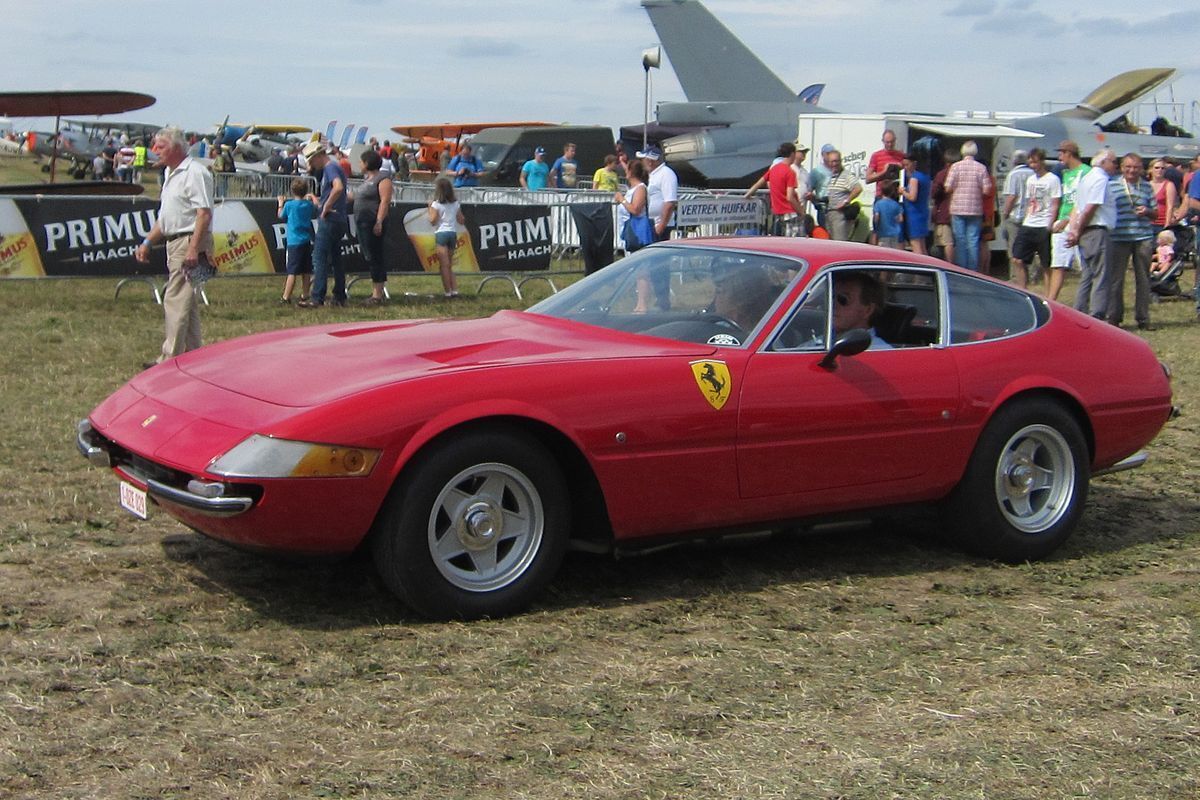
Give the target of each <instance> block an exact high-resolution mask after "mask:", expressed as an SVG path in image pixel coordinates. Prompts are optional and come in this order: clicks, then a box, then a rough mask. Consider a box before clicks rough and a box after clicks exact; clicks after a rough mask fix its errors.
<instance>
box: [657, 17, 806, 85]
mask: <svg viewBox="0 0 1200 800" xmlns="http://www.w3.org/2000/svg"><path fill="white" fill-rule="evenodd" d="M642 8H644V9H646V13H647V14H648V15H649V16H650V22H651V23H652V24H653V25H654V30H655V31H657V32H658V38H659V41H661V42H662V46H663V49H665V50H666V51H667V58H669V59H670V60H671V67H672V68H673V69H674V70H675V77H676V78H678V79H679V85H680V86H681V87H683V93H684V94H685V95H686V96H687V99H688V100H691V101H692V102H703V101H706V100H712V101H755V100H758V101H765V102H794V101H795V100H796V95H795V93H794V92H793V91H792V90H791V89H789V88H788V86H787V84H786V83H784V82H783V81H782V80H780V78H779V76H778V75H776V74H775V73H774V72H772V71H771V70H770V69H769V68H768V67H767V65H766V64H764V63H763V62H762V60H761V59H759V57H758V56H756V55H755V54H754V52H753V51H752V50H751V49H750V48H749V47H746V45H745V44H743V43H742V41H741V40H740V39H738V38H737V37H736V36H734V35H733V33H731V32H730V30H729V29H728V28H726V27H725V26H724V25H722V24H721V22H720V21H719V20H718V19H717V18H716V17H714V16H713V15H712V14H711V13H710V12H709V10H708V9H707V8H705V7H704V5H703V4H702V3H700V2H699V0H642Z"/></svg>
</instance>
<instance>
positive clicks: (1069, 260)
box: [1046, 139, 1091, 300]
mask: <svg viewBox="0 0 1200 800" xmlns="http://www.w3.org/2000/svg"><path fill="white" fill-rule="evenodd" d="M1058 160H1059V163H1061V164H1062V165H1063V170H1062V175H1061V176H1060V177H1061V180H1062V203H1060V204H1059V206H1058V219H1057V220H1055V222H1054V225H1053V226H1051V228H1050V270H1049V271H1048V272H1047V277H1046V297H1047V298H1049V299H1050V300H1057V299H1058V295H1059V292H1061V291H1062V285H1063V278H1064V277H1065V275H1066V272H1065V270H1068V269H1070V268H1071V266H1072V265H1078V264H1079V261H1080V256H1079V250H1078V249H1077V248H1075V247H1071V246H1069V245H1068V244H1067V223H1068V222H1069V221H1070V219H1071V214H1072V213H1073V212H1074V211H1075V192H1076V190H1077V189H1078V187H1079V179H1080V178H1082V177H1083V176H1084V175H1086V174H1087V173H1088V171H1089V170H1090V169H1091V167H1089V166H1088V165H1087V164H1085V163H1083V161H1082V160H1081V159H1080V158H1079V145H1077V144H1075V142H1073V141H1071V140H1070V139H1063V140H1062V141H1061V142H1059V143H1058Z"/></svg>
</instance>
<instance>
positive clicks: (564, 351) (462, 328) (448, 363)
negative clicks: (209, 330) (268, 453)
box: [135, 311, 715, 407]
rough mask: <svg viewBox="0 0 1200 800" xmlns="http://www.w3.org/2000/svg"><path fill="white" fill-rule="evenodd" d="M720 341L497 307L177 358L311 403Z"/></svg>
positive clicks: (220, 382) (329, 329)
mask: <svg viewBox="0 0 1200 800" xmlns="http://www.w3.org/2000/svg"><path fill="white" fill-rule="evenodd" d="M714 349H715V348H713V347H712V346H711V345H699V344H688V343H684V342H673V341H670V340H666V339H657V338H653V337H649V336H639V335H636V334H629V333H622V332H620V331H612V330H608V329H605V328H599V327H596V326H593V325H586V324H582V323H577V322H571V321H567V320H561V319H556V318H552V317H545V316H540V315H537V314H527V313H525V312H520V311H500V312H498V313H496V314H495V315H493V316H491V317H488V318H485V319H474V320H456V319H449V320H417V321H413V320H397V321H395V322H371V323H352V324H345V325H322V326H313V327H305V328H292V329H288V330H281V331H273V332H271V333H264V334H258V335H255V336H247V337H243V338H240V339H231V340H229V341H226V342H221V343H219V344H215V345H210V346H208V347H204V348H201V349H200V350H195V351H192V352H191V353H186V354H184V355H182V356H180V357H179V358H177V359H175V361H174V362H173V364H174V366H175V367H176V368H178V369H179V370H181V371H182V372H183V373H185V374H186V375H188V376H190V377H192V378H194V379H196V380H200V381H204V382H205V383H208V384H211V385H213V386H217V387H220V388H222V389H225V390H227V391H231V392H236V393H238V394H240V395H244V396H246V397H252V398H254V399H257V400H261V401H264V402H267V403H272V404H275V405H282V406H292V407H309V406H315V405H320V404H322V403H326V402H330V401H332V400H335V399H337V398H339V397H346V396H349V395H353V394H357V393H359V392H363V391H368V390H370V389H374V388H378V387H380V386H384V385H387V384H392V383H397V382H401V381H408V380H413V379H417V378H423V377H427V376H432V375H435V374H438V373H443V372H451V371H460V370H467V369H481V368H488V367H497V366H507V365H515V364H529V363H536V362H548V361H555V362H562V361H568V360H570V361H574V360H588V359H612V358H644V357H652V356H663V355H698V356H703V355H707V354H711V353H712V352H713V351H714ZM163 368H166V367H165V366H164V367H163ZM150 372H151V373H152V372H154V370H150ZM135 382H136V379H135Z"/></svg>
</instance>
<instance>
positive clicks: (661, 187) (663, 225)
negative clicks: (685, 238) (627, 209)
mask: <svg viewBox="0 0 1200 800" xmlns="http://www.w3.org/2000/svg"><path fill="white" fill-rule="evenodd" d="M637 157H638V158H640V159H642V162H643V163H644V164H645V165H646V171H647V172H649V173H650V180H649V181H648V182H647V190H648V193H647V202H648V204H649V205H648V209H647V210H648V213H649V214H650V219H652V220H654V239H655V241H659V242H661V241H663V240H664V239H670V238H671V228H672V227H674V226H673V224H672V218H673V217H674V216H675V206H676V205H678V204H679V176H677V175H676V174H675V170H673V169H671V168H670V167H668V166H667V165H666V163H665V162H664V161H663V154H662V151H661V150H659V149H658V148H657V147H650V148H648V149H646V150H645V151H639V152H638V154H637Z"/></svg>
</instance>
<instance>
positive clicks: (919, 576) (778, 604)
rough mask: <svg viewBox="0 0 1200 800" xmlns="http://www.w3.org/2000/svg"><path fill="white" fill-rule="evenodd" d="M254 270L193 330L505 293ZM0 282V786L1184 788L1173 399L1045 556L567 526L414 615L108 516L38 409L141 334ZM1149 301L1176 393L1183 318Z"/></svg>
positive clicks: (91, 298)
mask: <svg viewBox="0 0 1200 800" xmlns="http://www.w3.org/2000/svg"><path fill="white" fill-rule="evenodd" d="M277 283H278V282H277V281H274V280H271V281H265V280H252V279H248V280H228V281H218V282H217V283H215V284H214V286H213V291H212V299H213V306H212V307H210V308H208V309H205V312H204V314H205V331H206V336H207V337H208V338H209V340H214V339H221V338H226V337H229V336H233V335H239V334H242V333H246V332H250V331H255V330H263V329H268V328H275V327H279V326H283V325H297V324H306V323H309V322H311V321H313V320H315V319H318V318H320V319H322V320H324V319H370V318H385V317H390V316H397V315H403V316H427V315H431V314H442V313H451V312H452V313H487V312H489V311H490V310H492V309H494V308H497V307H501V306H511V305H514V304H515V301H514V300H513V299H512V298H511V297H510V296H505V295H503V294H502V293H500V292H497V293H496V294H494V295H493V294H490V287H489V297H488V299H486V300H470V301H464V302H462V303H461V304H460V305H454V306H449V305H447V304H444V303H440V302H431V301H426V300H412V301H408V302H403V303H395V304H393V305H391V306H387V307H385V308H383V309H381V310H376V309H366V308H350V309H348V310H346V311H335V310H332V309H331V310H329V311H327V312H324V313H323V314H321V315H320V316H319V317H314V316H300V315H299V312H296V311H292V310H288V309H282V308H279V307H278V306H277V305H276V304H275V293H276V292H277V290H278V286H277ZM401 283H403V282H401ZM414 286H428V284H427V283H420V279H417V284H414ZM401 288H403V287H402V286H401V285H400V284H399V283H398V284H396V285H395V287H394V291H396V290H399V289H401ZM416 290H417V291H429V290H428V289H416ZM0 307H3V308H4V310H5V314H4V316H5V322H4V328H3V331H2V332H0V337H2V338H0V398H2V400H3V407H4V409H5V411H6V413H5V414H4V415H2V416H0V440H2V441H3V442H4V443H5V445H6V446H5V448H4V450H3V454H2V455H0V485H2V486H3V487H4V488H3V490H2V492H0V683H2V685H3V687H4V689H3V694H2V697H3V701H2V703H0V795H5V796H13V797H54V798H92V797H133V798H192V797H239V798H241V797H246V798H282V797H388V796H394V797H406V798H408V797H417V798H426V797H427V798H439V799H441V798H480V797H504V798H554V799H555V800H561V799H562V798H588V799H589V800H592V799H593V798H643V797H664V798H667V797H669V798H675V797H712V798H718V797H720V798H725V797H780V798H782V797H789V798H795V797H805V798H863V799H864V800H866V799H867V798H880V797H884V798H890V797H896V798H927V797H954V798H997V797H1004V798H1030V799H1031V800H1032V799H1034V798H1037V799H1038V800H1041V799H1042V798H1047V797H1072V796H1080V797H1103V798H1163V797H1189V796H1191V797H1194V796H1198V795H1200V778H1197V775H1200V752H1198V749H1200V715H1198V711H1200V709H1198V708H1197V698H1196V693H1197V689H1196V687H1197V686H1200V663H1198V662H1200V637H1198V633H1197V630H1196V622H1195V621H1196V620H1197V619H1200V592H1198V590H1197V584H1198V578H1200V533H1198V526H1197V523H1196V520H1197V519H1198V518H1200V503H1198V502H1197V499H1196V494H1195V488H1194V487H1195V486H1196V478H1197V462H1196V457H1195V453H1196V452H1197V445H1198V444H1200V433H1198V431H1197V423H1196V419H1197V415H1198V414H1200V411H1197V410H1196V409H1195V408H1190V409H1189V410H1190V413H1189V415H1188V416H1185V417H1184V418H1183V419H1181V420H1179V421H1177V422H1176V423H1173V424H1172V425H1171V426H1170V428H1169V429H1168V430H1167V431H1166V432H1165V433H1164V434H1163V435H1162V436H1160V437H1159V440H1158V441H1157V442H1156V443H1155V445H1154V451H1153V456H1154V457H1153V459H1152V461H1151V463H1150V465H1149V466H1147V467H1146V468H1145V469H1143V470H1140V471H1137V472H1135V473H1126V474H1123V475H1117V476H1112V477H1107V478H1102V479H1098V480H1097V481H1096V482H1095V485H1094V487H1093V492H1092V496H1091V501H1090V505H1089V508H1088V511H1087V513H1086V515H1085V518H1084V522H1083V525H1082V528H1081V530H1080V532H1079V533H1078V535H1077V536H1076V537H1075V538H1074V539H1073V540H1072V541H1071V542H1070V543H1069V544H1068V546H1067V547H1065V548H1064V549H1063V551H1062V552H1061V553H1060V554H1058V555H1057V556H1056V557H1055V558H1054V559H1052V560H1050V561H1048V562H1045V563H1041V564H1032V565H1026V566H1021V567H1004V566H997V565H994V564H990V563H986V562H980V561H976V560H972V559H970V558H967V557H965V556H962V555H961V554H959V553H958V552H956V551H955V550H953V549H951V548H949V547H947V546H945V545H943V544H941V543H940V541H939V539H938V536H937V530H936V520H935V518H934V517H932V516H931V515H925V514H913V515H908V516H904V517H897V518H893V519H890V520H887V521H884V522H881V523H879V524H876V525H875V526H874V527H871V528H869V529H864V530H859V531H842V532H837V533H824V534H805V535H791V536H783V537H777V538H774V539H771V540H770V541H765V542H759V543H755V544H753V545H749V544H747V545H738V546H717V547H684V548H679V549H675V550H671V551H665V552H661V553H657V554H654V555H648V556H644V557H639V558H631V559H621V560H617V561H614V560H612V559H609V558H605V557H598V556H590V555H580V554H576V555H572V556H571V557H569V558H568V560H567V563H566V565H565V567H564V570H563V573H562V575H561V576H560V578H559V579H558V580H557V581H556V582H555V583H554V584H553V586H552V589H551V591H550V592H549V593H548V595H547V596H546V597H545V598H544V600H543V602H542V603H541V604H540V605H539V606H538V607H536V608H535V609H534V610H533V611H532V612H530V613H528V614H525V615H523V616H520V617H516V618H513V619H507V620H501V621H485V622H481V623H474V624H469V625H464V624H428V623H423V622H420V621H417V620H415V619H413V618H411V617H410V616H409V615H408V613H407V612H406V611H405V610H404V609H403V607H401V606H400V605H399V604H398V603H397V602H396V601H395V600H393V599H392V598H391V597H390V596H388V595H387V594H386V593H385V592H384V591H383V590H382V588H381V587H380V585H379V583H378V582H377V581H376V579H375V578H374V576H373V574H372V571H371V568H370V565H369V564H368V563H367V562H366V561H365V560H362V559H352V560H350V561H346V562H342V563H337V564H327V563H318V564H313V563H288V562H280V561H273V560H269V559H264V558H261V557H258V556H253V555H248V554H243V553H239V552H235V551H232V550H230V549H227V548H225V547H223V546H221V545H218V544H215V543H213V542H210V541H208V540H206V539H203V538H201V537H199V536H196V535H195V534H192V533H190V532H188V531H186V530H185V529H183V528H182V527H180V526H179V525H178V524H176V523H174V522H173V521H171V520H170V519H169V518H167V517H166V516H165V515H163V514H158V515H154V516H152V518H151V520H149V521H148V522H139V521H136V520H134V519H133V518H131V517H129V516H127V515H125V514H123V513H122V512H121V511H119V509H118V508H117V506H116V497H115V495H116V489H115V484H114V481H113V480H112V478H111V476H110V475H107V474H105V473H103V472H101V471H98V470H94V469H91V468H89V467H88V466H87V465H86V464H85V462H84V461H83V460H82V459H81V458H79V457H78V455H77V454H76V453H75V450H74V444H73V441H72V430H73V425H74V422H75V420H76V419H78V418H79V417H81V416H83V415H84V414H86V413H87V412H88V411H89V410H90V409H91V407H92V406H93V405H94V404H95V403H96V402H98V401H99V400H100V399H101V398H102V397H104V396H105V395H106V394H107V393H108V392H110V391H112V390H113V389H115V388H116V387H117V386H119V385H120V384H121V383H122V382H123V381H124V380H126V379H127V378H128V377H129V376H130V375H131V374H133V372H134V370H135V369H136V368H137V365H138V363H140V361H141V360H143V359H144V358H146V357H148V356H149V355H150V354H151V353H152V352H153V351H154V348H155V347H156V345H157V343H158V341H159V338H160V336H161V327H162V321H161V315H160V312H159V310H158V309H157V308H156V307H154V306H153V304H151V303H149V302H147V300H146V298H145V297H139V296H136V295H135V294H132V293H130V294H126V295H123V296H122V297H121V298H120V300H118V301H116V302H114V301H113V300H112V284H111V282H107V281H54V282H37V283H34V282H19V283H11V282H9V283H0ZM1154 313H1155V319H1156V322H1159V323H1161V327H1160V329H1159V330H1158V331H1155V332H1152V333H1150V334H1148V338H1149V341H1150V342H1151V344H1152V345H1153V346H1154V347H1155V348H1156V349H1157V350H1158V351H1159V352H1160V353H1161V354H1162V355H1163V356H1164V357H1166V358H1168V359H1169V360H1170V361H1171V362H1172V365H1173V367H1174V368H1175V372H1176V378H1175V385H1176V389H1177V392H1178V393H1179V399H1180V400H1181V401H1182V402H1183V403H1184V404H1185V406H1188V407H1192V406H1195V405H1197V403H1196V399H1197V398H1200V355H1198V353H1200V349H1198V348H1197V343H1198V342H1200V326H1197V325H1196V324H1195V323H1194V321H1192V318H1191V308H1190V305H1185V304H1183V303H1172V304H1163V305H1160V306H1156V307H1155V310H1154Z"/></svg>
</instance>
